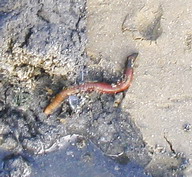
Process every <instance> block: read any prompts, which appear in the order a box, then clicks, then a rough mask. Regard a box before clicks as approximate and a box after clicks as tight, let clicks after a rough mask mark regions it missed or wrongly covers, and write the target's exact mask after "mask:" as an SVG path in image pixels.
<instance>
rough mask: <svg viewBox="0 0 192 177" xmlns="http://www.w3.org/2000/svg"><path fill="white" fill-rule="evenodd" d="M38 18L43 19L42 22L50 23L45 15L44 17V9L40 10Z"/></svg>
mask: <svg viewBox="0 0 192 177" xmlns="http://www.w3.org/2000/svg"><path fill="white" fill-rule="evenodd" d="M37 16H38V17H39V19H41V20H42V21H44V22H46V23H50V22H49V20H48V19H46V18H45V17H44V16H43V15H42V9H40V10H39V11H38V12H37Z"/></svg>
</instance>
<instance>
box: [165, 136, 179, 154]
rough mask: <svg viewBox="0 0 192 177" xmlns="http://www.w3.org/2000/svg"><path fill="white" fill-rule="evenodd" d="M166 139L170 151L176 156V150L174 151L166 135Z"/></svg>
mask: <svg viewBox="0 0 192 177" xmlns="http://www.w3.org/2000/svg"><path fill="white" fill-rule="evenodd" d="M164 139H165V141H166V142H167V143H168V144H169V147H170V150H171V151H172V152H173V153H174V154H176V152H175V150H174V149H173V145H172V143H171V142H170V141H169V140H168V139H167V137H166V136H165V135H164Z"/></svg>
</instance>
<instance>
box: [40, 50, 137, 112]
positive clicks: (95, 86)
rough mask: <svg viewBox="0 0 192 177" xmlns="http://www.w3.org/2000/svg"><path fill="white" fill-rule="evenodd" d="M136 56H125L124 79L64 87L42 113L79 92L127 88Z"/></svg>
mask: <svg viewBox="0 0 192 177" xmlns="http://www.w3.org/2000/svg"><path fill="white" fill-rule="evenodd" d="M137 56H138V53H133V54H132V55H129V56H128V57H127V63H126V68H125V73H124V79H123V80H122V81H121V82H119V83H117V84H108V83H105V82H87V83H84V84H81V85H76V86H73V87H70V88H67V89H64V90H62V91H61V92H60V93H58V94H57V95H56V96H55V98H54V99H53V100H52V101H51V103H50V104H49V105H48V106H47V107H46V108H45V110H44V113H45V114H47V115H49V114H51V113H53V111H54V110H55V109H56V108H58V107H59V105H60V104H61V103H62V102H63V100H64V99H65V98H67V97H68V96H70V95H72V94H76V93H79V92H87V91H89V92H92V91H97V92H100V93H107V94H115V93H118V92H122V91H125V90H127V89H128V88H129V86H130V84H131V81H132V80H133V64H134V61H135V59H136V58H137Z"/></svg>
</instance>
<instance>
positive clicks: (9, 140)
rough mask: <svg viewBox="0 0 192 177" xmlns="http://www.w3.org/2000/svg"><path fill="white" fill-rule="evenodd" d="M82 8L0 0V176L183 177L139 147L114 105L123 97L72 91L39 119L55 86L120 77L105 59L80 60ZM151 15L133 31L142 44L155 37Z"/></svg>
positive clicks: (164, 156)
mask: <svg viewBox="0 0 192 177" xmlns="http://www.w3.org/2000/svg"><path fill="white" fill-rule="evenodd" d="M86 7H87V4H86V1H78V0H75V1H71V0H67V1H65V2H63V1H60V0H57V1H55V2H54V3H53V2H51V1H47V2H44V3H42V2H40V1H38V2H37V1H23V0H20V1H17V2H12V1H9V2H5V1H2V2H0V31H1V33H0V39H1V40H0V41H1V42H0V56H1V61H0V63H1V66H0V70H1V74H0V149H1V151H0V164H1V165H0V176H2V177H6V176H11V177H18V176H21V177H27V176H32V177H33V176H55V177H58V176H66V177H69V176H70V177H71V176H117V177H118V176H119V177H120V176H128V177H129V176H143V177H145V176H161V174H162V173H163V174H164V176H183V169H185V168H186V166H187V158H186V157H185V156H184V155H183V154H182V153H179V152H177V151H175V150H172V151H166V150H164V149H161V148H158V147H157V148H151V147H150V146H149V145H148V144H147V142H145V140H144V138H143V134H142V132H141V130H140V128H139V127H138V126H137V125H136V123H135V121H134V119H133V118H132V115H131V114H130V113H129V112H127V111H125V110H124V109H123V107H122V102H123V101H124V100H125V96H126V92H125V93H119V94H116V95H106V94H101V93H96V92H92V93H81V94H80V93H79V94H76V95H72V96H70V97H69V98H68V99H66V100H65V101H64V102H63V104H62V105H61V106H60V107H59V108H58V109H57V110H56V111H55V112H54V113H53V114H52V115H50V116H46V115H45V114H44V113H43V110H44V108H45V107H46V106H47V105H48V104H49V103H50V100H51V98H53V97H54V96H55V95H56V94H57V93H58V92H59V91H61V90H62V89H63V88H66V87H69V86H71V85H74V84H79V83H82V82H86V81H103V82H108V83H116V82H118V80H120V79H122V75H123V69H122V68H123V67H121V70H120V71H119V70H118V69H117V70H115V72H114V68H113V67H112V65H110V62H111V63H113V61H112V60H111V61H110V62H109V65H107V66H106V68H104V67H103V66H104V65H103V64H104V63H107V61H108V60H106V61H105V62H102V59H101V58H100V57H98V58H97V57H96V58H94V57H93V56H91V57H89V56H87V53H86V51H85V48H86V43H87V37H86V36H87V33H86V31H87V26H86V22H87V16H86V14H87V11H86ZM157 9H158V10H159V9H160V8H157ZM143 13H144V12H143ZM157 16H158V17H157V18H156V17H155V18H152V19H153V20H154V21H155V22H156V21H157V22H156V23H155V24H156V25H155V27H154V28H153V27H151V26H153V24H150V25H149V26H150V30H151V29H152V30H151V31H152V32H151V33H153V34H152V35H151V36H150V35H149V34H148V33H147V34H145V35H144V32H143V31H142V30H141V31H140V34H141V35H143V36H144V37H146V38H147V39H148V38H149V39H150V40H155V39H156V37H157V38H158V37H159V36H160V35H161V33H156V32H154V31H155V30H156V29H158V28H160V18H161V12H160V14H157ZM153 29H154V30H153ZM149 33H150V32H149ZM156 34H158V35H156ZM154 36H155V37H154ZM129 52H130V51H129ZM122 63H123V62H122ZM120 66H121V65H119V67H120ZM122 66H123V65H122ZM167 142H168V144H169V145H170V147H171V143H170V142H169V141H168V140H167ZM74 169H76V170H74Z"/></svg>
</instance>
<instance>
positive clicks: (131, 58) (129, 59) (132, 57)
mask: <svg viewBox="0 0 192 177" xmlns="http://www.w3.org/2000/svg"><path fill="white" fill-rule="evenodd" d="M137 56H138V53H133V54H131V55H129V56H128V57H127V67H133V66H134V62H135V60H136V58H137Z"/></svg>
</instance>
